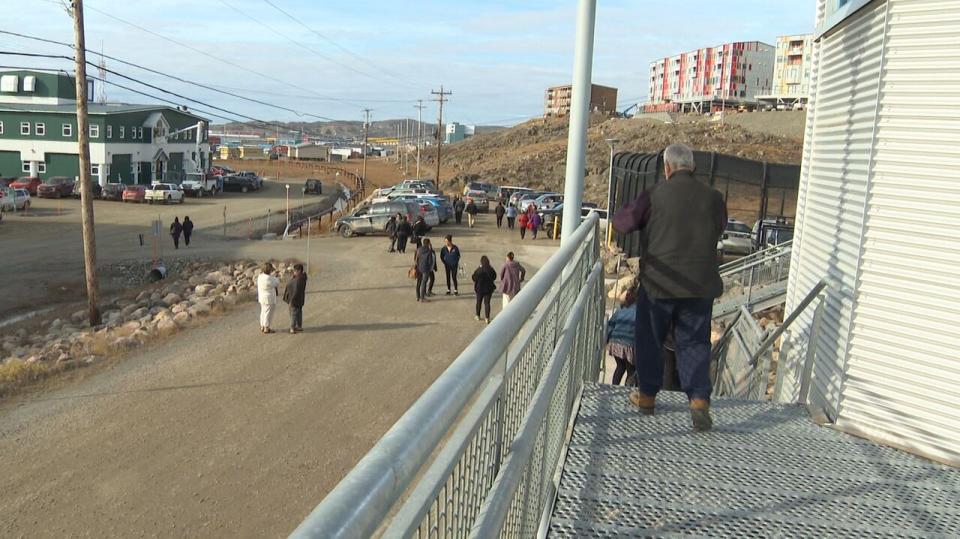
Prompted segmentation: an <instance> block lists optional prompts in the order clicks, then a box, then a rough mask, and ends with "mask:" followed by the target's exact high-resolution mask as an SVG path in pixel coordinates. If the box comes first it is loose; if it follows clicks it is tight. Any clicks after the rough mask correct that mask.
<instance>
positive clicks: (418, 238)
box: [413, 215, 427, 249]
mask: <svg viewBox="0 0 960 539" xmlns="http://www.w3.org/2000/svg"><path fill="white" fill-rule="evenodd" d="M426 235H427V222H426V221H424V220H423V216H422V215H421V216H419V217H417V222H416V223H413V242H414V243H415V244H416V245H417V249H419V248H420V246H421V245H423V237H424V236H426Z"/></svg>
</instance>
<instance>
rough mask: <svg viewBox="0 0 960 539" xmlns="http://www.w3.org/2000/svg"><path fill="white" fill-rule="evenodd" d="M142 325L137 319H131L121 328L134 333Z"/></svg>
mask: <svg viewBox="0 0 960 539" xmlns="http://www.w3.org/2000/svg"><path fill="white" fill-rule="evenodd" d="M141 325H142V324H140V322H139V321H137V320H131V321H130V322H127V323H126V324H124V325H122V326H120V329H122V330H124V331H127V332H130V333H133V332H134V331H136V330H138V329H140V327H141Z"/></svg>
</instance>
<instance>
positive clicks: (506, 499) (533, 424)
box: [470, 262, 603, 538]
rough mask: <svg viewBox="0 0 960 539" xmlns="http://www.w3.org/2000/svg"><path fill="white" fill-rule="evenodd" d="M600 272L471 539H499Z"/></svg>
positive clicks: (580, 299)
mask: <svg viewBox="0 0 960 539" xmlns="http://www.w3.org/2000/svg"><path fill="white" fill-rule="evenodd" d="M602 272H603V266H602V264H600V263H599V262H598V263H597V264H595V266H594V268H593V270H592V271H591V272H590V277H589V278H588V279H587V282H586V283H585V284H584V286H583V288H582V289H581V290H580V294H579V295H578V296H577V300H576V303H574V307H573V309H571V311H570V314H569V315H568V316H567V319H566V322H565V323H564V326H563V332H562V334H561V335H560V340H559V341H558V342H557V346H556V348H554V350H553V354H552V355H551V356H550V360H549V361H548V362H547V365H546V369H547V372H546V375H545V376H544V377H543V378H542V379H541V381H540V384H539V385H538V386H537V391H536V393H535V394H534V397H533V401H532V402H531V404H530V408H529V409H528V411H527V413H526V414H525V416H524V418H523V422H522V423H521V426H520V432H519V433H517V436H516V437H515V438H514V441H513V443H512V444H511V445H510V456H509V457H507V459H506V461H504V463H503V467H502V468H501V469H500V473H499V474H498V475H497V480H496V482H495V483H494V485H493V488H491V489H490V493H489V494H488V496H487V498H486V501H485V502H484V504H483V507H482V508H481V510H480V516H479V517H478V518H477V523H476V525H475V526H474V527H473V530H471V533H470V537H471V538H482V537H496V536H498V535H500V532H501V528H502V526H503V523H504V521H506V519H507V514H508V513H509V511H510V508H511V506H512V505H513V503H514V497H515V494H516V492H517V487H518V486H519V485H520V482H521V480H522V479H523V476H524V473H523V467H524V466H525V465H526V464H527V463H528V462H529V461H530V458H531V455H532V453H533V450H534V446H535V445H536V442H537V435H538V433H539V429H540V427H541V426H542V425H543V423H544V418H545V417H546V415H547V412H548V410H549V408H550V404H551V403H552V401H553V398H554V389H555V388H556V387H557V386H558V385H559V384H558V381H559V379H560V375H561V373H562V371H563V368H564V367H565V366H566V364H567V363H566V361H565V359H566V357H567V355H568V354H569V353H570V351H571V348H573V345H574V337H575V336H576V331H575V329H576V325H577V324H579V323H581V319H582V318H583V311H584V310H585V309H586V308H587V304H588V301H589V299H590V296H591V295H592V294H595V288H596V285H597V281H598V280H599V279H600V275H601V274H602ZM546 464H548V463H544V465H546ZM553 464H556V463H553ZM550 475H551V476H552V475H553V474H552V473H551V474H550ZM538 520H539V519H538Z"/></svg>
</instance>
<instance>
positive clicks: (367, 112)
mask: <svg viewBox="0 0 960 539" xmlns="http://www.w3.org/2000/svg"><path fill="white" fill-rule="evenodd" d="M363 115H364V116H363V173H362V174H361V175H360V177H361V180H362V184H361V185H364V186H365V185H367V139H368V135H369V134H370V109H363Z"/></svg>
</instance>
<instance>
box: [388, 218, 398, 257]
mask: <svg viewBox="0 0 960 539" xmlns="http://www.w3.org/2000/svg"><path fill="white" fill-rule="evenodd" d="M386 230H387V236H390V248H389V249H387V252H388V253H393V252H395V251H396V250H397V249H396V246H397V216H396V215H391V216H390V220H389V221H387V228H386Z"/></svg>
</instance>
